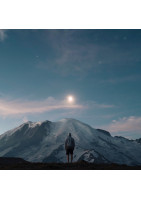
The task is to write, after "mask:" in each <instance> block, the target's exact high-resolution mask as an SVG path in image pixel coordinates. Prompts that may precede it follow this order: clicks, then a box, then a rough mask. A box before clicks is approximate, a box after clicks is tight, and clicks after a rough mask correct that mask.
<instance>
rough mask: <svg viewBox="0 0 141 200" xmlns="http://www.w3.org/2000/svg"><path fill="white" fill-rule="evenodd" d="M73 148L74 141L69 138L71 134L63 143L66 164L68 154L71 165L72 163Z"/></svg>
mask: <svg viewBox="0 0 141 200" xmlns="http://www.w3.org/2000/svg"><path fill="white" fill-rule="evenodd" d="M74 147H75V141H74V139H73V138H72V137H71V133H69V135H68V137H67V139H66V141H65V149H66V155H67V160H68V163H69V154H71V163H72V160H73V151H74Z"/></svg>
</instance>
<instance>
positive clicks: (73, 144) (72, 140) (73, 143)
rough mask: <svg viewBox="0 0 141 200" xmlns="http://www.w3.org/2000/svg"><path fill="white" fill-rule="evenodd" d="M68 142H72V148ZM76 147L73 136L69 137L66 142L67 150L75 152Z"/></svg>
mask: <svg viewBox="0 0 141 200" xmlns="http://www.w3.org/2000/svg"><path fill="white" fill-rule="evenodd" d="M68 140H71V146H68V145H67V144H68ZM74 147H75V141H74V139H73V138H72V137H71V136H68V137H67V139H66V141H65V149H73V150H74Z"/></svg>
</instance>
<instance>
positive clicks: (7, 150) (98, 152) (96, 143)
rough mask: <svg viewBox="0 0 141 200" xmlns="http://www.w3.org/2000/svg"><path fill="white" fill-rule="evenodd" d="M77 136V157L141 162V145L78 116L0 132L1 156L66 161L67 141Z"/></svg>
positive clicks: (106, 160) (119, 161)
mask: <svg viewBox="0 0 141 200" xmlns="http://www.w3.org/2000/svg"><path fill="white" fill-rule="evenodd" d="M69 132H71V133H72V136H73V138H74V139H75V143H76V148H75V150H74V161H78V160H82V159H83V160H86V161H88V162H91V163H93V162H94V163H118V164H127V165H141V145H140V144H139V143H138V142H136V141H132V140H128V139H126V138H123V137H112V136H111V135H110V133H109V132H107V131H104V130H101V129H94V128H92V127H90V126H89V125H87V124H85V123H82V122H80V121H78V120H75V119H62V120H60V121H58V122H51V121H44V122H36V123H35V122H27V123H24V124H22V125H21V126H19V127H17V128H15V129H13V130H10V131H8V132H6V133H4V134H2V135H0V156H1V157H20V158H23V159H25V160H27V161H33V162H66V155H65V148H64V142H65V139H66V137H67V136H68V133H69Z"/></svg>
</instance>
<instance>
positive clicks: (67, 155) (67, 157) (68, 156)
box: [67, 154, 69, 163]
mask: <svg viewBox="0 0 141 200" xmlns="http://www.w3.org/2000/svg"><path fill="white" fill-rule="evenodd" d="M67 160H68V163H69V154H68V155H67Z"/></svg>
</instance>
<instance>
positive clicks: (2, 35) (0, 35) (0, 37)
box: [0, 29, 7, 41]
mask: <svg viewBox="0 0 141 200" xmlns="http://www.w3.org/2000/svg"><path fill="white" fill-rule="evenodd" d="M6 37H7V35H6V30H3V29H0V41H4V40H5V38H6Z"/></svg>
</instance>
